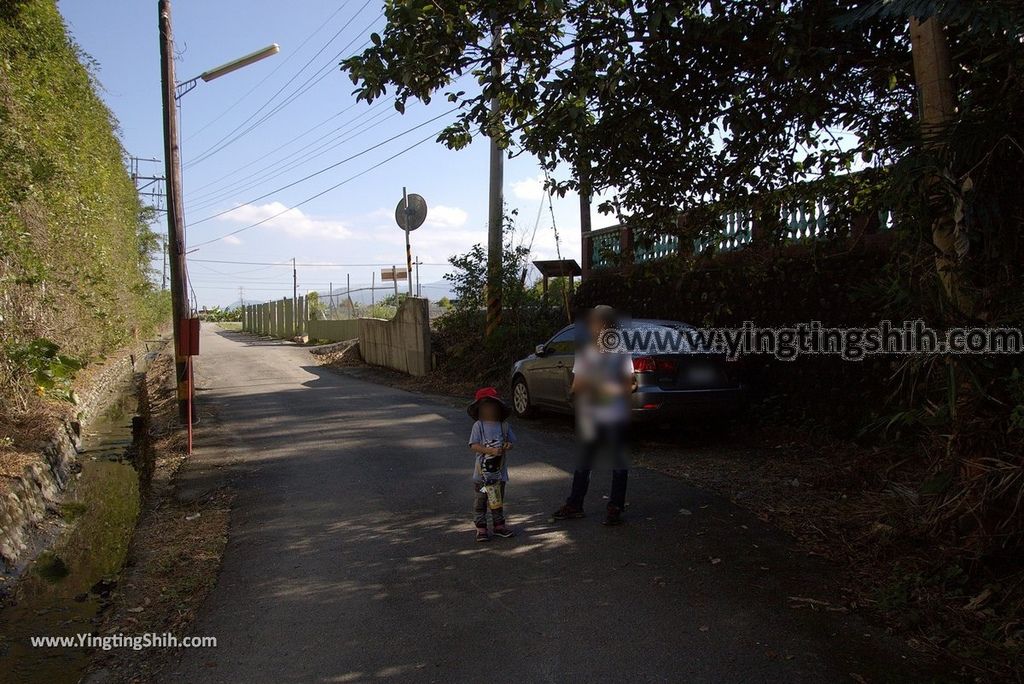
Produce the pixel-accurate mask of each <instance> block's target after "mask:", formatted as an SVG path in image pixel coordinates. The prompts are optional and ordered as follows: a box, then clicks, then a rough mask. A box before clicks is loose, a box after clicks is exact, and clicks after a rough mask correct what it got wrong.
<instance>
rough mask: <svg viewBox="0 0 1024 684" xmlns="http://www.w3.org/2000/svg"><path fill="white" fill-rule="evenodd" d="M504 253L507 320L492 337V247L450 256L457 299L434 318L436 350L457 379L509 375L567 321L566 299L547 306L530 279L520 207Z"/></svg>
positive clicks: (508, 220)
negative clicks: (488, 332) (488, 325)
mask: <svg viewBox="0 0 1024 684" xmlns="http://www.w3.org/2000/svg"><path fill="white" fill-rule="evenodd" d="M504 234H505V239H504V245H503V250H502V253H503V257H502V269H501V270H502V283H503V285H502V287H503V291H502V324H501V326H500V327H499V328H498V330H497V331H496V332H495V333H494V334H493V335H492V336H491V337H490V338H487V339H484V338H483V336H482V334H481V333H482V331H483V330H484V324H485V321H486V318H487V311H486V298H485V291H486V283H487V251H486V250H485V249H484V248H483V247H482V246H481V245H479V244H477V245H473V247H472V248H471V249H470V250H469V252H467V253H465V254H457V255H455V256H452V257H450V258H449V259H448V261H449V263H450V264H451V265H452V267H453V270H452V271H451V272H450V273H447V274H445V276H444V278H445V280H447V281H448V282H450V283H451V284H452V291H453V293H454V295H455V302H454V303H453V302H449V305H448V307H447V310H446V311H445V313H444V314H443V315H442V316H441V317H440V318H438V319H437V320H436V321H435V322H434V326H435V328H436V330H437V334H436V335H435V340H434V341H435V344H436V348H435V351H437V352H438V354H439V356H440V369H439V370H440V371H441V372H442V373H444V374H446V375H447V376H449V377H451V378H453V379H457V380H474V381H488V382H493V383H496V384H502V383H504V382H507V380H508V369H509V367H510V366H511V365H512V362H513V361H515V360H516V359H518V358H522V357H523V356H526V355H527V354H530V353H532V352H533V349H534V346H535V345H536V344H537V343H538V342H542V341H544V340H546V339H547V338H548V337H549V336H550V335H551V334H552V333H553V332H555V331H556V330H557V329H558V328H559V327H560V326H562V325H565V323H566V322H567V320H568V318H567V314H566V311H565V310H564V309H563V308H562V301H561V300H551V305H550V306H543V304H542V301H541V294H540V288H538V287H530V286H529V285H527V283H526V273H527V268H528V265H529V257H530V250H529V248H527V247H526V246H524V245H523V244H522V242H521V241H520V240H519V239H518V237H517V235H516V228H515V212H512V213H510V214H508V215H506V217H505V226H504Z"/></svg>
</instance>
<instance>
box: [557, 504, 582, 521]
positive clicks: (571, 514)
mask: <svg viewBox="0 0 1024 684" xmlns="http://www.w3.org/2000/svg"><path fill="white" fill-rule="evenodd" d="M551 517H552V518H553V519H554V520H569V519H572V518H582V517H584V513H583V509H582V508H576V507H575V506H570V505H569V504H565V505H564V506H562V507H561V508H559V509H558V510H557V511H555V512H554V513H552V514H551Z"/></svg>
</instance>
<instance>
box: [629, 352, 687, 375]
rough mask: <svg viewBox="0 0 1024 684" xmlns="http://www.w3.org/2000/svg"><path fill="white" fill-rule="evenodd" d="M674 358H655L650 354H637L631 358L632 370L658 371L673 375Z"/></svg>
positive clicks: (640, 371)
mask: <svg viewBox="0 0 1024 684" xmlns="http://www.w3.org/2000/svg"><path fill="white" fill-rule="evenodd" d="M677 368H678V367H677V366H676V361H675V359H664V358H659V359H655V358H652V357H650V356H638V357H636V358H635V359H633V370H634V371H636V372H637V373H655V372H657V373H659V374H661V375H675V373H676V370H677Z"/></svg>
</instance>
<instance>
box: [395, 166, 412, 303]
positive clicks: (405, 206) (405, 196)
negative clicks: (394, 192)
mask: <svg viewBox="0 0 1024 684" xmlns="http://www.w3.org/2000/svg"><path fill="white" fill-rule="evenodd" d="M402 211H403V212H405V216H404V218H405V220H404V221H402V224H403V225H402V229H403V230H405V272H406V275H407V278H406V279H407V281H408V283H409V295H410V296H411V295H412V247H411V246H410V245H409V193H408V192H406V189H405V187H404V186H403V187H402ZM395 282H396V283H397V282H398V281H397V280H396V281H395Z"/></svg>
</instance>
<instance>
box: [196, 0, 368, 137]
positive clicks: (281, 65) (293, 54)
mask: <svg viewBox="0 0 1024 684" xmlns="http://www.w3.org/2000/svg"><path fill="white" fill-rule="evenodd" d="M347 4H348V2H347V1H346V2H343V3H341V4H340V5H338V7H337V9H335V10H334V11H333V12H331V14H330V16H328V17H327V18H326V19H324V20H323V21H322V22H320V25H319V26H318V27H317V28H316V29H315V30H314V31H313V32H312V33H310V34H309V35H307V36H306V38H305V39H304V40H303V41H302V42H301V43H299V47H297V48H295V50H294V51H292V52H290V53H289V54H288V55H287V56H286V57H285V58H284V60H283V61H281V62H279V63H278V65H277V66H276V67H274V69H273V70H272V71H271V72H270V73H269V74H267V75H266V76H264V77H263V78H262V79H260V81H259V83H257V84H256V85H254V86H253V87H252V88H250V89H249V90H247V91H246V92H245V94H243V95H242V96H241V97H238V98H236V99H235V101H234V102H232V103H231V104H230V105H228V107H227V108H226V109H225V110H224V111H222V112H221V113H220V114H218V115H217V116H215V117H214V118H212V119H210V120H209V121H207V122H206V123H205V124H203V125H202V126H200V127H199V128H198V129H197V130H195V131H194V132H193V133H192V134H191V135H189V136H188V137H186V138H185V142H188V141H189V140H192V139H193V138H194V137H196V136H197V135H199V134H200V133H202V132H203V131H205V130H206V129H207V128H209V127H210V126H212V125H213V124H215V123H217V122H218V121H220V120H221V119H223V118H224V117H225V116H226V115H227V113H228V112H230V111H231V110H233V109H234V108H235V107H237V106H238V105H239V104H241V103H242V101H243V100H245V98H247V97H249V96H250V95H252V94H253V93H254V92H256V90H257V89H258V88H259V87H260V86H262V85H263V84H264V83H266V82H267V81H268V80H270V79H271V78H272V77H273V76H274V74H276V73H277V72H278V71H280V70H281V69H282V68H284V67H285V66H286V65H287V64H288V63H289V62H290V61H292V60H293V59H294V58H295V57H296V56H297V55H299V54H300V53H301V52H302V48H304V47H306V44H307V43H309V41H310V40H312V39H313V37H314V36H316V34H318V33H320V32H321V31H323V30H324V28H326V26H327V25H328V24H329V23H330V22H331V21H332V20H333V19H334V17H336V16H338V13H339V12H341V10H343V9H345V6H346V5H347ZM331 40H334V39H333V38H332V39H331ZM328 44H330V41H328ZM300 73H301V70H300Z"/></svg>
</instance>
